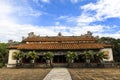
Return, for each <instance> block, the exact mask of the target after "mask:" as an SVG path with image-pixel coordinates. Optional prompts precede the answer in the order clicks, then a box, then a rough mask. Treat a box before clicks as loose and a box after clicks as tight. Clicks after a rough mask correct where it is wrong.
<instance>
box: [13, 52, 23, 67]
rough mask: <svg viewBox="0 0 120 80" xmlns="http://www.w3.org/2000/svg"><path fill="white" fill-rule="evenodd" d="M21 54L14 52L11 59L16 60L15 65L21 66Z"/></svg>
mask: <svg viewBox="0 0 120 80" xmlns="http://www.w3.org/2000/svg"><path fill="white" fill-rule="evenodd" d="M24 56H25V55H24V53H23V52H21V51H20V52H14V55H13V58H14V59H16V65H21V64H22V58H23V57H24Z"/></svg>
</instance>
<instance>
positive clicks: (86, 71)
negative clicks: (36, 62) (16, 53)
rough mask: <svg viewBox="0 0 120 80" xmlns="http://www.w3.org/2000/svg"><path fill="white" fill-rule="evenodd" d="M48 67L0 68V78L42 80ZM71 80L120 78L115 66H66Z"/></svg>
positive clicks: (111, 79) (4, 79)
mask: <svg viewBox="0 0 120 80" xmlns="http://www.w3.org/2000/svg"><path fill="white" fill-rule="evenodd" d="M50 70H51V69H50V68H37V69H36V68H35V69H33V68H29V69H22V68H21V69H8V68H2V69H0V80H43V79H44V77H45V76H46V75H47V73H49V72H50ZM68 71H69V72H70V75H71V77H72V80H120V69H117V68H95V69H94V68H68Z"/></svg>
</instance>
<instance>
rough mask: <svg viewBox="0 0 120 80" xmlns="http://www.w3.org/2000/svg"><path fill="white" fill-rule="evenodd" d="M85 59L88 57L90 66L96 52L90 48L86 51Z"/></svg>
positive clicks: (87, 62)
mask: <svg viewBox="0 0 120 80" xmlns="http://www.w3.org/2000/svg"><path fill="white" fill-rule="evenodd" d="M84 55H85V59H86V66H87V67H89V66H90V62H91V59H93V58H94V52H93V51H92V50H88V51H85V52H84Z"/></svg>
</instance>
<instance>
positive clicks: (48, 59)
mask: <svg viewBox="0 0 120 80" xmlns="http://www.w3.org/2000/svg"><path fill="white" fill-rule="evenodd" d="M53 57H54V54H53V52H50V51H48V52H45V53H44V54H43V58H44V59H45V60H46V63H47V65H50V66H51V67H52V59H53Z"/></svg>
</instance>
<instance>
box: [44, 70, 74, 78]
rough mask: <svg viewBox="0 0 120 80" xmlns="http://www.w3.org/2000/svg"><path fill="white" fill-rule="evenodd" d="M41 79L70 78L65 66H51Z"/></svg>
mask: <svg viewBox="0 0 120 80" xmlns="http://www.w3.org/2000/svg"><path fill="white" fill-rule="evenodd" d="M43 80H72V78H71V76H70V74H69V72H68V70H67V68H53V69H52V70H51V71H50V72H49V73H48V74H47V76H46V77H45V78H44V79H43Z"/></svg>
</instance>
